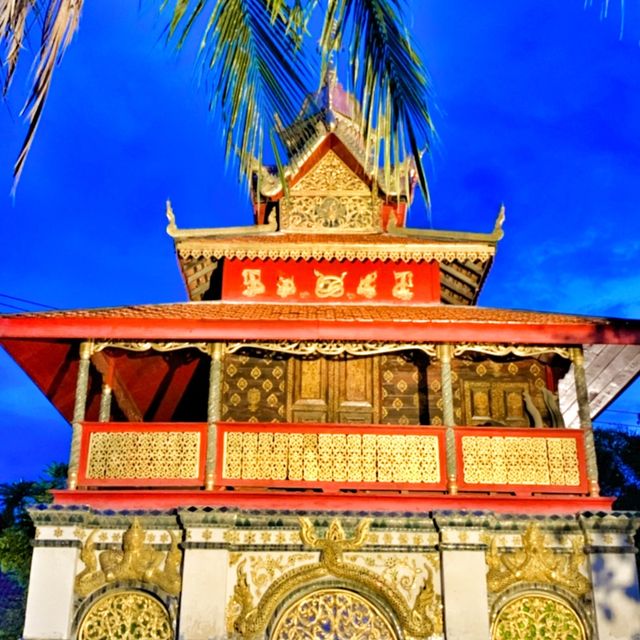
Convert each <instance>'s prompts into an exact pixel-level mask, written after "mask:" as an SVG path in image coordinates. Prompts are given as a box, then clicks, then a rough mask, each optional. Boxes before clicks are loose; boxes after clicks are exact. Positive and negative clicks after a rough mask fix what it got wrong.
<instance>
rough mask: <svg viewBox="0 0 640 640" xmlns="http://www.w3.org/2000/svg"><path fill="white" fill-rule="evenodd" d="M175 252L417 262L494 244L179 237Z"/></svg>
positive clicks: (462, 256) (469, 256) (472, 253)
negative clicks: (235, 241)
mask: <svg viewBox="0 0 640 640" xmlns="http://www.w3.org/2000/svg"><path fill="white" fill-rule="evenodd" d="M177 251H178V255H179V257H180V258H182V259H187V258H213V259H215V260H219V259H220V258H241V259H248V260H255V259H260V260H276V259H280V260H287V259H291V260H307V261H308V260H323V259H324V260H338V261H342V260H346V261H347V262H364V261H366V260H392V261H398V262H421V261H430V260H435V261H437V262H453V261H455V260H462V261H467V260H470V261H472V262H478V261H480V262H486V261H487V260H490V259H492V258H493V257H494V256H495V253H496V252H495V247H493V246H490V245H488V244H482V243H467V244H465V246H464V247H460V245H459V244H457V243H454V242H450V243H437V244H435V243H434V244H430V245H425V244H418V243H413V244H377V245H371V244H367V243H364V242H363V243H362V244H357V243H349V244H343V243H340V244H338V243H335V244H332V243H331V241H330V240H329V241H324V240H323V242H322V243H313V244H310V243H301V242H282V243H278V244H277V245H269V244H268V243H266V242H265V241H264V240H255V241H253V242H243V243H242V245H237V246H234V245H230V244H229V243H228V242H226V241H224V240H223V239H220V241H219V242H216V244H214V241H211V242H208V243H206V244H204V243H202V242H197V241H194V242H189V241H182V242H180V243H179V244H178V245H177Z"/></svg>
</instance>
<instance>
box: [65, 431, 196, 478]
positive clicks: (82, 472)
mask: <svg viewBox="0 0 640 640" xmlns="http://www.w3.org/2000/svg"><path fill="white" fill-rule="evenodd" d="M185 431H186V432H194V433H199V434H200V460H199V469H198V477H197V478H175V479H166V478H162V479H160V478H109V479H106V480H105V479H98V478H88V477H87V462H88V460H89V444H90V440H91V435H92V434H93V433H131V432H133V433H149V432H154V433H172V432H173V433H176V432H180V433H184V432H185ZM206 458H207V424H206V423H179V422H172V423H166V424H161V423H157V422H153V423H151V422H144V423H143V422H124V423H114V422H85V423H84V424H83V426H82V440H81V442H80V464H79V468H78V486H80V487H140V486H148V487H189V488H200V487H203V486H204V476H205V464H206Z"/></svg>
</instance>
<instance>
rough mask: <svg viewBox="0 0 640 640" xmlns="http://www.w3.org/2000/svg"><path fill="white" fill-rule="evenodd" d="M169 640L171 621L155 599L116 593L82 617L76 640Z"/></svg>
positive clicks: (137, 594) (139, 592)
mask: <svg viewBox="0 0 640 640" xmlns="http://www.w3.org/2000/svg"><path fill="white" fill-rule="evenodd" d="M102 638H109V640H148V639H149V638H154V640H172V638H173V631H172V627H171V620H170V618H169V615H168V613H167V610H166V609H165V608H164V606H163V605H162V604H161V603H160V602H159V601H158V600H156V598H154V597H152V596H150V595H148V594H146V593H143V592H141V591H118V592H117V593H114V594H109V595H106V596H103V597H102V598H100V599H99V600H97V601H96V602H95V603H94V604H93V605H91V607H90V608H89V610H88V611H87V613H86V615H85V616H84V618H83V620H82V623H81V625H80V630H79V631H78V640H100V639H102Z"/></svg>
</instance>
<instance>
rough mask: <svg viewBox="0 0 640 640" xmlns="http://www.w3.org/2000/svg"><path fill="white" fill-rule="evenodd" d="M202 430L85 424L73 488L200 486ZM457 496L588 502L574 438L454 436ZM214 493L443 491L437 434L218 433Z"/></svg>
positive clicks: (442, 453)
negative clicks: (538, 496)
mask: <svg viewBox="0 0 640 640" xmlns="http://www.w3.org/2000/svg"><path fill="white" fill-rule="evenodd" d="M207 432H208V426H207V424H204V423H85V424H84V425H83V432H82V440H81V450H80V464H79V469H78V486H80V487H86V488H90V487H94V488H129V489H130V488H161V487H168V488H169V487H172V488H190V489H203V488H204V486H205V475H206V459H207ZM454 435H455V457H456V460H457V464H456V467H457V474H456V475H457V479H456V484H457V489H458V491H459V492H460V493H484V494H487V493H499V494H516V495H531V494H534V493H554V494H568V495H583V494H587V493H588V481H587V473H586V463H585V451H584V438H583V433H582V431H580V430H577V429H519V428H509V427H454ZM215 453H216V455H215V460H216V462H215V469H212V471H213V475H214V486H215V488H216V489H224V488H227V487H229V488H236V487H237V488H246V489H249V488H270V489H277V488H281V489H282V488H284V489H286V488H298V489H321V490H322V491H325V492H332V491H338V490H342V489H346V490H362V491H365V490H366V491H376V490H381V491H389V490H403V491H420V492H425V491H427V492H438V493H440V494H442V493H445V492H446V491H447V478H448V477H449V476H451V475H452V474H451V470H448V469H447V455H446V429H445V428H444V427H424V426H415V427H411V426H402V427H401V426H388V425H384V426H383V425H360V424H348V425H347V424H344V425H335V424H332V425H327V424H255V423H247V424H241V423H228V422H227V423H219V424H218V425H217V440H216V443H215Z"/></svg>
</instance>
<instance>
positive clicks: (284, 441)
mask: <svg viewBox="0 0 640 640" xmlns="http://www.w3.org/2000/svg"><path fill="white" fill-rule="evenodd" d="M224 477H225V478H227V479H230V480H233V479H237V480H240V479H241V480H288V481H309V482H384V483H386V482H394V483H436V482H439V481H440V458H439V448H438V438H437V436H435V435H391V434H385V435H376V434H369V433H365V434H361V433H348V434H347V433H275V432H268V431H261V432H250V431H244V432H243V431H228V432H227V433H226V434H225V443H224Z"/></svg>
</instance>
